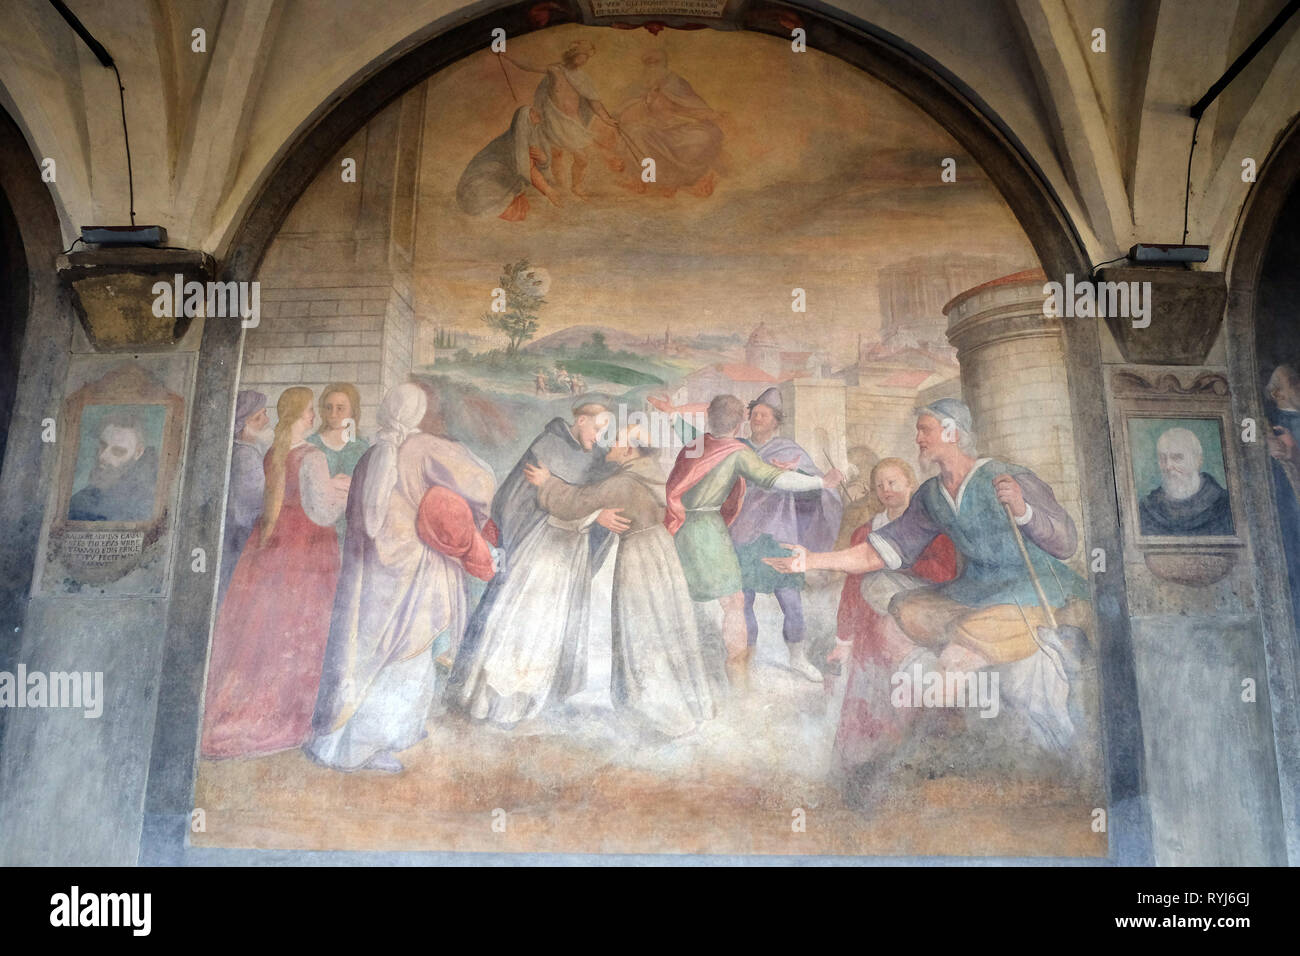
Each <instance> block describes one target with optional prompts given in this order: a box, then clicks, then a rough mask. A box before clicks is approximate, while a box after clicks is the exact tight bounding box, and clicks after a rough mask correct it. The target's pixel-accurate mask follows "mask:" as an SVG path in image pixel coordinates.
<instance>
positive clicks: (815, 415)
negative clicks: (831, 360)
mask: <svg viewBox="0 0 1300 956" xmlns="http://www.w3.org/2000/svg"><path fill="white" fill-rule="evenodd" d="M844 393H845V386H844V383H843V382H841V381H839V380H838V379H829V378H797V379H793V380H791V381H789V382H786V383H784V384H783V385H782V386H781V404H782V405H783V406H785V422H784V423H783V424H782V427H781V434H783V435H787V436H789V437H790V438H793V439H794V440H795V441H796V442H798V443H799V444H800V445H802V446H803V447H804V450H805V451H807V452H808V454H810V455H811V456H812V459H813V462H814V464H816V465H817V467H818V468H820V469H822V470H823V471H826V470H828V469H829V468H830V465H829V464H827V460H826V458H827V456H828V455H829V456H830V459H831V461H832V462H833V463H834V464H835V465H836V466H838V467H839V468H844V467H845V465H846V464H847V461H848V457H847V454H846V452H847V451H848V448H847V446H846V444H845V431H846V426H845V420H844Z"/></svg>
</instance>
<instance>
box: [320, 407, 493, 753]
mask: <svg viewBox="0 0 1300 956" xmlns="http://www.w3.org/2000/svg"><path fill="white" fill-rule="evenodd" d="M427 404H428V398H427V397H426V395H425V392H424V390H423V389H421V388H420V387H419V386H418V385H414V384H411V383H407V384H405V385H399V386H397V387H396V388H394V389H392V390H391V391H390V392H389V393H388V394H387V395H386V396H384V400H383V402H382V403H381V404H380V406H379V434H378V436H377V438H376V440H375V443H374V444H373V445H371V446H370V448H369V449H368V450H367V451H366V453H365V454H364V455H362V456H361V460H360V461H359V462H358V463H357V467H356V470H355V471H354V472H353V473H352V486H351V489H350V491H349V494H348V509H347V518H348V523H347V538H346V539H345V542H344V548H343V566H342V569H341V571H340V573H339V583H338V588H337V590H336V592H335V598H334V613H333V617H332V618H331V620H330V636H329V645H328V647H327V648H326V652H325V665H324V670H323V673H322V675H321V683H320V692H319V694H318V696H317V698H316V713H315V716H314V717H313V719H312V728H313V731H314V733H315V736H314V737H313V739H312V740H310V741H309V742H308V743H307V744H306V746H305V747H304V749H305V750H306V752H307V754H308V756H310V757H311V758H312V759H313V760H315V761H317V762H318V763H322V764H324V765H325V766H328V767H333V768H334V769H336V770H361V769H368V770H382V771H387V772H390V773H397V772H399V771H400V770H401V769H402V764H401V762H400V761H399V760H398V759H397V757H396V756H395V754H396V753H398V752H400V751H402V750H405V749H407V748H408V747H411V746H413V745H414V744H416V743H417V742H418V741H419V740H420V739H421V738H423V737H424V736H425V726H424V725H425V721H426V719H427V717H428V714H429V709H430V707H431V706H432V704H433V700H434V692H435V689H436V686H435V685H436V676H437V672H436V669H435V657H436V656H437V655H438V654H440V653H443V652H445V651H447V650H448V649H451V650H454V648H455V647H456V645H457V644H458V643H459V641H460V636H461V634H462V633H463V631H464V629H465V622H466V619H467V618H468V616H469V607H468V604H469V593H468V586H467V581H466V578H465V569H464V567H463V566H462V564H461V562H460V561H458V560H457V559H456V558H455V557H453V556H452V555H449V554H445V553H441V552H439V551H438V550H435V549H434V548H432V547H429V546H428V545H427V544H426V543H425V542H424V541H423V540H422V539H421V537H420V535H419V533H418V528H417V520H416V519H417V515H418V513H419V509H420V502H421V501H422V499H423V498H424V495H425V493H426V492H428V491H429V489H430V488H433V487H439V488H445V489H447V490H449V491H451V492H454V493H455V494H456V495H459V496H460V497H461V498H463V499H464V501H465V503H466V504H467V505H468V506H469V510H470V513H471V515H472V516H473V522H474V526H475V528H478V527H482V525H483V523H484V522H486V521H487V517H488V507H489V504H490V502H491V500H492V492H493V489H494V486H495V484H496V481H495V477H494V476H493V473H492V469H491V468H490V467H488V465H487V464H486V463H484V462H483V461H482V460H481V459H480V458H479V457H478V456H477V455H475V454H474V453H473V452H471V451H470V450H469V449H468V448H466V447H465V446H464V445H462V444H460V443H459V442H456V441H452V440H451V439H450V438H443V437H440V436H438V435H432V434H428V433H425V432H422V431H421V430H420V427H419V426H420V422H421V421H422V420H423V419H424V416H425V410H426V408H427Z"/></svg>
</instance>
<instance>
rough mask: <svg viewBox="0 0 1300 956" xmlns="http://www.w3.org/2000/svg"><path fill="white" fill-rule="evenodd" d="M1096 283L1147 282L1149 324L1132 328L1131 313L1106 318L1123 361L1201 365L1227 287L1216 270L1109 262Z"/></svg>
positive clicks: (1218, 321) (1214, 332)
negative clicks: (1149, 310)
mask: <svg viewBox="0 0 1300 956" xmlns="http://www.w3.org/2000/svg"><path fill="white" fill-rule="evenodd" d="M1097 280H1098V281H1099V282H1126V283H1131V282H1138V283H1145V282H1149V283H1151V285H1150V287H1149V288H1150V298H1149V299H1148V302H1149V304H1150V308H1151V314H1150V324H1149V325H1146V326H1144V327H1141V328H1134V327H1133V318H1132V316H1113V315H1107V316H1106V325H1107V326H1108V327H1109V328H1110V331H1111V334H1112V335H1114V337H1115V344H1116V345H1118V346H1119V350H1120V354H1122V355H1123V356H1124V359H1125V361H1128V362H1132V363H1133V364H1135V365H1201V364H1203V363H1204V362H1205V359H1206V356H1208V355H1209V354H1210V348H1211V346H1213V345H1214V340H1215V338H1217V337H1218V334H1219V326H1220V324H1221V323H1222V322H1223V309H1224V306H1225V305H1227V302H1228V286H1227V283H1226V281H1225V279H1224V275H1223V273H1222V272H1192V271H1191V270H1188V269H1174V268H1170V267H1168V266H1164V267H1152V266H1114V267H1111V268H1107V269H1101V270H1100V271H1099V272H1098V273H1097Z"/></svg>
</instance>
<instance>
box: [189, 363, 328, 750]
mask: <svg viewBox="0 0 1300 956" xmlns="http://www.w3.org/2000/svg"><path fill="white" fill-rule="evenodd" d="M312 405H313V400H312V392H311V389H309V388H301V387H294V388H289V389H286V390H285V391H284V394H282V395H281V396H280V400H279V402H278V403H277V405H276V413H277V415H278V421H277V422H276V426H275V440H274V441H273V442H272V443H271V448H270V450H269V451H268V452H267V453H266V459H265V461H264V463H263V467H264V469H265V471H266V496H265V499H264V504H263V511H262V517H261V518H260V519H259V521H258V524H257V525H256V526H255V527H254V528H253V533H252V535H251V536H250V537H249V540H248V545H247V546H246V547H245V548H244V550H243V553H242V554H241V555H240V557H239V562H238V563H237V564H236V565H235V571H234V574H233V575H232V577H231V579H230V589H229V591H228V592H227V595H226V599H225V601H224V602H223V603H222V605H221V611H220V613H219V614H218V616H217V626H216V629H215V630H214V631H213V634H212V656H211V659H210V661H209V663H208V683H207V690H206V693H205V703H204V710H203V740H202V744H201V753H202V755H203V756H204V757H207V758H222V757H249V756H257V755H260V754H268V753H273V752H275V751H278V750H286V749H289V748H295V747H299V746H301V745H302V744H303V742H304V741H305V740H306V739H307V737H308V736H309V734H310V732H311V717H312V711H313V710H314V708H315V705H316V691H317V689H318V688H319V686H320V677H321V666H322V664H323V661H324V657H325V645H326V642H327V641H328V639H329V630H330V613H331V611H332V610H333V607H334V588H335V586H336V585H337V583H338V575H339V545H338V535H337V534H336V533H335V530H334V525H335V522H337V521H338V519H339V517H340V516H341V515H342V514H343V509H344V507H345V506H346V504H347V489H348V486H349V484H350V482H351V479H350V478H348V476H347V475H339V476H337V477H335V478H331V477H330V473H329V463H328V462H327V461H326V459H325V453H324V452H322V451H321V450H320V449H319V448H317V447H315V446H314V445H311V444H309V443H308V442H307V441H306V440H305V439H306V436H307V435H308V434H309V433H310V431H311V429H312V425H313V424H314V423H315V413H314V411H313V408H312Z"/></svg>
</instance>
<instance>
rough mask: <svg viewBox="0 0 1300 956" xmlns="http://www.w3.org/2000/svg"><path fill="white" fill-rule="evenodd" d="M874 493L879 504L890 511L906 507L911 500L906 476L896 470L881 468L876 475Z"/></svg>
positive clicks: (910, 491)
mask: <svg viewBox="0 0 1300 956" xmlns="http://www.w3.org/2000/svg"><path fill="white" fill-rule="evenodd" d="M875 491H876V497H877V498H879V499H880V503H881V504H882V505H884V506H885V507H886V508H888V509H889V510H890V511H894V510H896V509H898V508H901V507H904V506H906V505H907V503H908V501H910V500H911V498H912V488H911V486H910V485H909V484H908V483H907V476H906V475H904V474H903V473H902V471H900V470H899V469H897V468H882V469H880V471H879V472H877V473H876V488H875Z"/></svg>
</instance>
